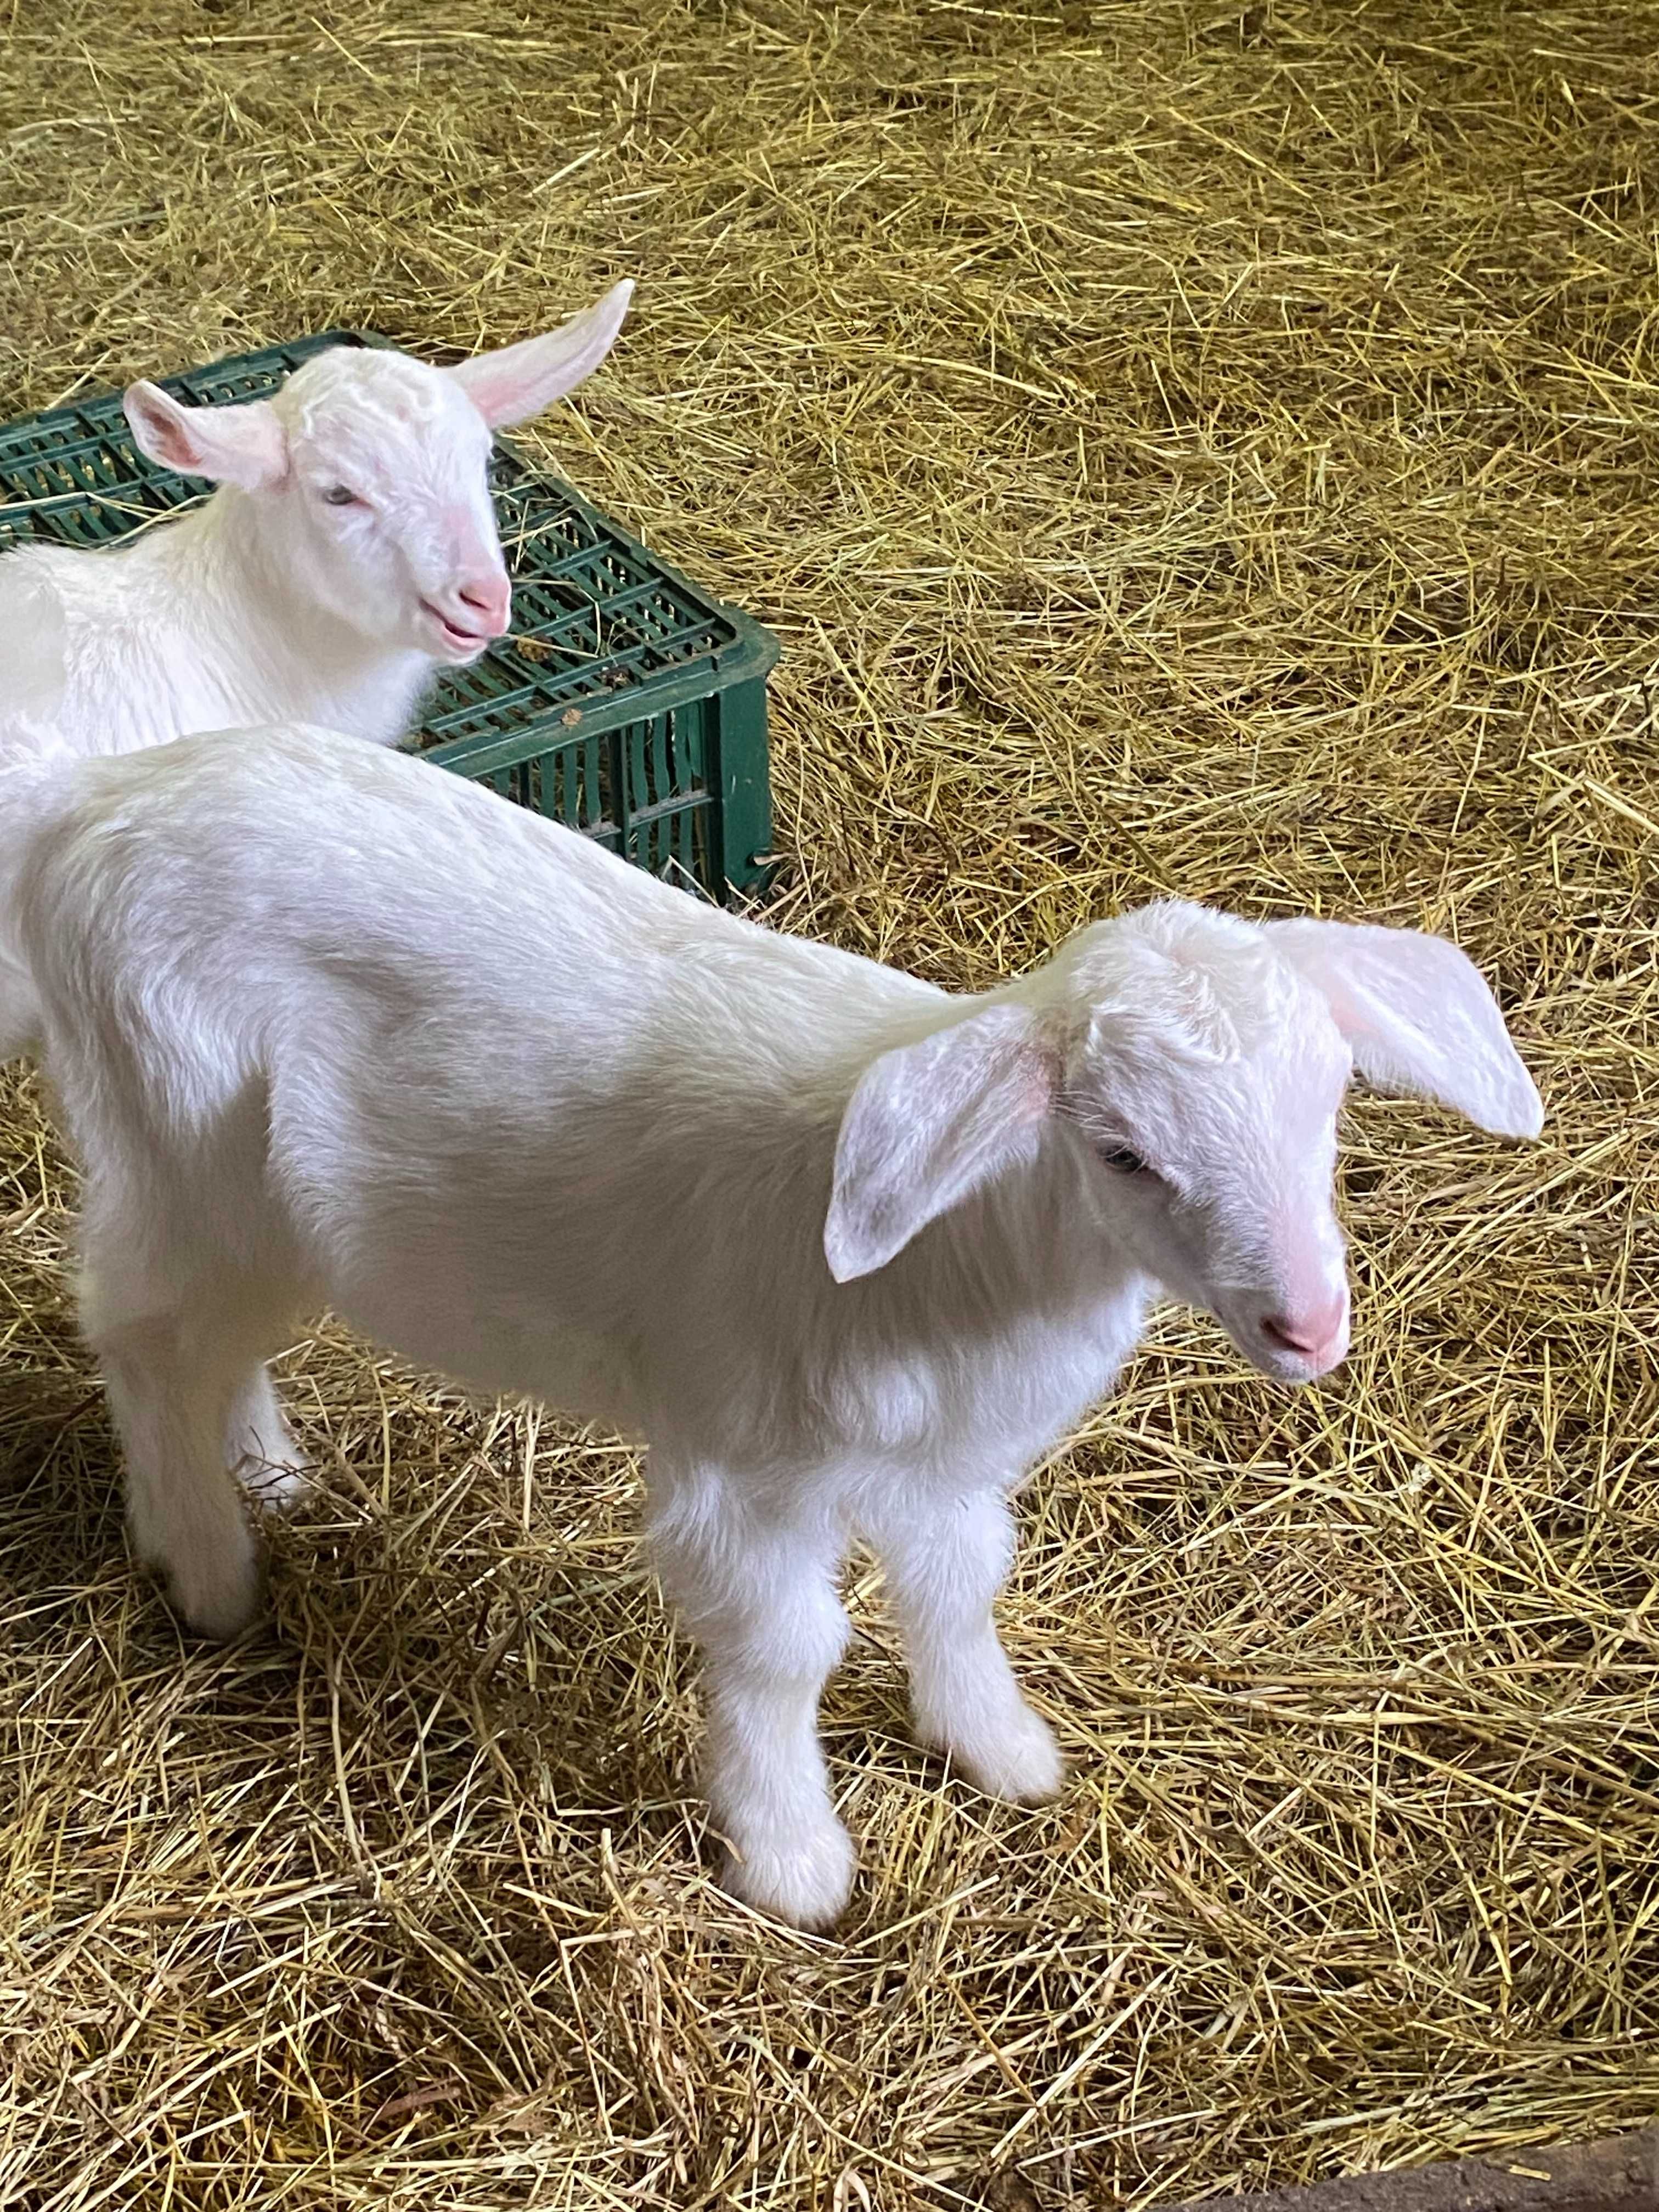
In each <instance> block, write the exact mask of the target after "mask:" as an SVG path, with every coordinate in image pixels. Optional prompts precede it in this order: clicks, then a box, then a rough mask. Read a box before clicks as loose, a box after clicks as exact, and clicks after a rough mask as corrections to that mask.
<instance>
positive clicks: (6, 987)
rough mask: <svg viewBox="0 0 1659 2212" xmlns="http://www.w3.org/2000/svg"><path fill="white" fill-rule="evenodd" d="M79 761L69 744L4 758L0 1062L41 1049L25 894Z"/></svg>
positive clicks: (0, 777) (0, 781) (0, 782)
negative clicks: (23, 914)
mask: <svg viewBox="0 0 1659 2212" xmlns="http://www.w3.org/2000/svg"><path fill="white" fill-rule="evenodd" d="M75 765H76V756H75V755H74V753H72V752H71V751H70V749H69V748H68V747H67V746H64V747H62V748H59V747H57V746H49V747H46V748H44V749H42V750H39V751H31V752H29V753H27V754H26V755H25V756H24V757H21V759H19V758H14V759H12V760H8V761H0V1060H12V1059H15V1057H16V1056H17V1054H19V1053H25V1052H33V1051H36V1050H38V1049H39V1046H40V1023H41V1015H40V996H39V994H38V993H37V992H36V990H35V987H34V977H33V973H32V971H31V969H30V967H29V963H28V957H27V954H26V953H25V951H24V950H23V945H22V937H21V928H20V915H19V910H18V907H19V894H20V892H21V888H22V878H23V874H24V872H25V869H26V868H27V863H28V859H29V855H30V854H31V853H32V852H33V849H34V847H35V843H36V842H37V840H38V839H39V837H40V834H41V832H42V831H43V830H44V829H46V827H47V826H48V825H49V824H50V823H52V822H54V821H55V820H56V819H57V817H58V814H59V812H60V811H61V810H62V808H63V806H64V804H65V803H66V802H67V800H68V798H69V793H70V781H71V778H70V770H71V769H73V768H74V767H75Z"/></svg>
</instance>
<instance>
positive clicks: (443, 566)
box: [0, 283, 634, 761]
mask: <svg viewBox="0 0 1659 2212" xmlns="http://www.w3.org/2000/svg"><path fill="white" fill-rule="evenodd" d="M633 289H634V288H633V285H632V284H631V283H621V284H618V285H617V286H616V287H615V288H614V289H612V290H611V291H610V292H608V293H607V294H606V295H605V298H604V299H603V300H601V301H599V304H598V305H597V306H596V307H589V308H588V309H586V312H585V313H582V314H580V315H578V316H576V317H574V319H572V320H571V321H570V322H568V323H567V324H565V325H563V327H562V329H560V330H557V331H552V332H551V333H550V334H549V335H548V336H547V337H538V338H529V339H526V341H525V342H524V343H521V344H520V345H514V346H507V347H504V348H502V349H500V350H499V351H497V352H495V353H488V354H481V355H480V356H477V359H476V360H473V361H469V362H462V363H461V364H460V366H459V368H451V369H441V368H430V367H428V365H427V364H426V363H424V362H418V361H413V360H411V359H410V357H409V356H407V355H405V354H400V353H392V352H389V351H385V350H382V349H379V348H367V349H357V348H352V347H334V348H331V349H329V350H328V351H327V352H325V353H320V354H318V355H316V356H313V358H312V359H311V360H310V361H307V362H305V363H303V364H302V366H301V367H300V368H297V369H296V370H295V372H294V374H293V375H292V376H291V377H289V380H288V381H287V383H286V384H284V385H283V387H282V389H281V390H280V391H279V392H277V393H276V396H275V397H274V398H270V399H258V400H252V401H249V402H248V403H246V404H242V405H236V406H216V407H185V406H181V405H180V404H179V402H178V401H177V400H176V399H174V398H171V397H170V396H169V395H168V394H167V392H163V391H161V389H160V387H159V386H155V385H154V384H135V385H134V386H132V387H131V390H130V391H129V392H128V393H127V396H126V411H127V417H128V421H129V422H130V423H131V428H132V434H133V436H134V438H135V439H136V441H137V444H138V446H139V447H140V448H141V450H142V451H143V452H144V453H147V454H148V455H149V458H150V459H152V460H153V461H155V462H157V463H159V464H160V465H161V466H162V467H164V468H168V469H173V470H174V471H177V472H178V473H179V475H181V476H190V477H208V478H210V480H212V481H213V482H215V483H217V484H218V486H219V487H220V489H218V491H217V492H216V494H215V495H214V496H213V498H211V499H210V500H209V501H208V502H207V503H206V505H205V506H204V507H198V508H197V509H195V510H193V511H192V512H191V513H186V514H185V515H183V516H181V517H179V519H178V520H176V521H170V522H167V523H165V524H162V525H161V526H157V527H156V528H154V529H151V530H149V531H146V532H143V534H142V535H140V536H138V537H137V538H131V539H130V540H128V541H127V542H125V543H124V544H118V545H115V546H112V547H111V548H109V549H108V550H102V551H86V550H80V549H77V548H73V547H68V546H61V545H46V544H29V545H25V546H23V547H21V548H20V549H19V550H17V551H15V552H13V553H10V554H8V555H7V556H5V557H4V558H3V559H0V636H3V637H4V638H5V640H6V644H7V649H8V668H7V686H6V694H5V697H4V698H3V700H0V761H3V760H7V759H17V758H21V757H27V756H28V755H29V754H31V753H33V752H36V751H40V750H66V751H69V752H71V753H76V754H87V753H119V752H131V751H132V750H135V749H136V748H137V747H139V746H141V745H152V744H162V743H164V742H165V741H166V740H167V739H168V738H176V737H180V736H184V735H186V734H188V733H189V732H192V731H198V730H200V731H207V730H217V729H224V728H227V727H229V726H232V725H235V724H246V723H264V722H271V721H276V720H285V719H290V718H291V719H293V720H303V721H313V722H317V723H321V724H324V725H325V726H328V727H330V728H331V729H340V730H347V731H350V732H354V733H355V734H356V735H357V736H360V737H366V738H375V739H376V740H378V741H379V742H380V743H383V744H392V743H393V742H395V741H396V740H397V739H398V738H400V737H402V736H403V735H404V733H405V732H406V731H407V730H408V728H409V726H410V721H411V720H412V718H413V716H414V714H415V710H416V705H417V703H418V702H419V699H420V696H421V694H422V691H423V690H425V689H426V687H427V686H428V684H429V683H430V682H431V680H432V678H433V676H434V674H435V671H436V670H437V669H438V667H439V666H441V665H460V664H462V663H465V662H466V661H469V660H474V659H477V656H478V654H479V653H482V652H483V649H484V647H486V646H487V645H488V644H489V641H490V640H491V639H492V638H495V637H499V636H500V635H501V634H502V633H503V632H504V631H505V630H506V629H507V627H508V625H509V619H510V611H511V605H512V587H511V585H510V583H509V581H508V578H507V568H506V564H505V562H504V561H503V559H502V556H501V541H500V538H498V536H497V534H496V530H495V513H494V511H493V508H492V507H491V504H490V496H489V481H488V467H489V432H490V429H491V428H501V427H503V426H505V425H507V424H509V423H513V422H523V421H525V420H526V418H527V417H528V416H532V415H537V414H539V413H540V412H541V411H542V410H543V409H544V408H546V407H550V406H551V405H552V404H553V402H554V401H555V400H556V399H557V398H561V397H562V395H563V394H564V393H565V392H571V391H574V389H575V387H576V386H578V385H579V384H580V383H581V382H583V380H585V379H586V377H587V376H589V375H590V374H592V371H593V370H594V369H595V368H598V367H599V363H600V362H602V361H603V360H604V358H605V355H606V354H607V353H608V352H609V351H610V349H611V343H612V341H613V340H614V338H615V337H616V335H617V331H618V330H619V329H620V328H621V325H622V321H623V316H624V315H625V314H626V313H627V311H628V302H629V297H630V296H631V295H632V292H633Z"/></svg>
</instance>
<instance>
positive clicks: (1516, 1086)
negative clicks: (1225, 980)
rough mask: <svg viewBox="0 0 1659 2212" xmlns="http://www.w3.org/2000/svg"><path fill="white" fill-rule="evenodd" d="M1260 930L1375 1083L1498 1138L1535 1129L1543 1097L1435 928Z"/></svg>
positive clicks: (1476, 981) (1493, 1009) (1323, 924)
mask: <svg viewBox="0 0 1659 2212" xmlns="http://www.w3.org/2000/svg"><path fill="white" fill-rule="evenodd" d="M1265 933H1266V935H1267V938H1268V939H1269V940H1270V942H1271V943H1272V944H1273V946H1274V948H1275V949H1276V950H1277V951H1279V952H1281V953H1283V954H1284V956H1285V958H1286V959H1287V960H1289V961H1291V962H1292V963H1294V965H1295V966H1296V967H1297V968H1298V969H1300V970H1301V972H1302V974H1303V975H1305V976H1306V977H1307V979H1308V981H1310V983H1313V984H1315V985H1316V987H1318V989H1320V990H1321V991H1322V992H1323V994H1324V995H1325V998H1326V1000H1327V1002H1328V1005H1329V1006H1330V1010H1331V1013H1332V1016H1333V1018H1334V1020H1335V1023H1336V1025H1337V1027H1338V1029H1340V1030H1341V1032H1342V1034H1343V1036H1345V1037H1346V1039H1347V1041H1348V1044H1349V1047H1350V1048H1351V1049H1352V1053H1353V1063H1354V1066H1355V1067H1356V1068H1358V1071H1359V1073H1360V1074H1361V1075H1363V1076H1364V1079H1365V1080H1366V1082H1367V1083H1369V1084H1370V1085H1372V1087H1373V1088H1374V1089H1376V1090H1378V1091H1388V1092H1391V1093H1395V1094H1403V1095H1405V1096H1406V1097H1417V1098H1432V1099H1435V1100H1436V1101H1437V1103H1439V1104H1441V1105H1442V1106H1449V1107H1451V1108H1452V1109H1453V1110H1454V1111H1455V1112H1456V1113H1459V1114H1462V1115H1463V1116H1464V1118H1465V1119H1466V1120H1468V1121H1473V1122H1474V1124H1475V1125H1476V1127H1479V1128H1482V1129H1489V1130H1491V1131H1492V1134H1493V1135H1494V1136H1498V1137H1535V1136H1536V1135H1537V1134H1538V1133H1539V1131H1540V1130H1541V1128H1542V1127H1543V1126H1544V1106H1543V1101H1542V1100H1541V1098H1540V1097H1539V1096H1538V1091H1537V1089H1536V1086H1535V1085H1534V1083H1533V1079H1532V1078H1531V1077H1530V1076H1529V1075H1528V1073H1527V1071H1526V1069H1525V1068H1524V1067H1523V1066H1522V1065H1521V1060H1520V1055H1519V1054H1517V1053H1516V1049H1515V1047H1514V1046H1513V1045H1512V1044H1511V1043H1510V1034H1509V1031H1508V1030H1506V1029H1505V1028H1504V1017H1503V1016H1502V1014H1500V1013H1499V1012H1498V1002H1497V1000H1495V999H1494V998H1493V997H1492V993H1491V992H1490V991H1489V990H1488V989H1487V987H1486V983H1485V981H1483V980H1482V977H1481V975H1480V969H1478V968H1477V967H1476V966H1475V964H1474V962H1473V961H1472V960H1471V959H1469V957H1468V955H1467V954H1465V953H1463V952H1460V951H1459V950H1458V949H1457V947H1456V945H1452V944H1449V943H1448V941H1447V940H1446V939H1444V938H1443V937H1429V936H1425V934H1423V933H1421V932H1420V931H1418V930H1414V929H1378V928H1376V927H1371V926H1370V925H1368V924H1362V923H1354V922H1341V921H1313V920H1312V919H1304V920H1302V921H1273V922H1268V923H1267V925H1266V927H1265Z"/></svg>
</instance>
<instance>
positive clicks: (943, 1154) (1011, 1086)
mask: <svg viewBox="0 0 1659 2212" xmlns="http://www.w3.org/2000/svg"><path fill="white" fill-rule="evenodd" d="M1055 1072H1056V1071H1055V1068H1054V1066H1053V1065H1052V1064H1051V1062H1050V1060H1049V1057H1048V1054H1046V1053H1045V1052H1044V1050H1043V1048H1042V1042H1041V1040H1040V1038H1039V1036H1038V1033H1037V1028H1036V1022H1035V1020H1034V1018H1033V1017H1032V1016H1031V1015H1030V1014H1029V1013H1028V1012H1025V1010H1024V1008H1023V1007H1019V1006H987V1008H986V1009H985V1011H984V1012H982V1013H978V1014H971V1015H969V1018H968V1019H967V1020H966V1021H962V1022H956V1023H953V1024H951V1027H950V1028H949V1029H944V1030H935V1031H934V1033H933V1036H926V1037H923V1038H922V1040H921V1042H920V1043H919V1044H909V1045H902V1046H900V1047H898V1048H896V1050H894V1051H892V1052H884V1053H883V1054H882V1055H881V1058H880V1059H879V1060H875V1061H873V1062H872V1064H871V1066H868V1067H867V1068H866V1070H865V1072H864V1073H863V1075H862V1076H861V1077H860V1080H859V1085H858V1088H857V1090H856V1091H854V1093H853V1096H852V1097H851V1099H850V1100H849V1101H848V1107H847V1111H846V1112H845V1114H843V1115H842V1123H841V1135H840V1138H839V1139H838V1140H837V1142H836V1176H835V1186H834V1188H833V1190H832V1192H831V1194H830V1199H829V1216H828V1218H827V1219H826V1220H825V1222H824V1225H823V1253H824V1257H825V1258H826V1259H827V1260H828V1261H829V1272H830V1273H831V1274H832V1275H833V1276H834V1277H835V1279H836V1281H837V1282H838V1283H850V1282H851V1281H853V1280H854V1278H855V1277H856V1276H859V1275H868V1274H872V1273H874V1272H875V1270H876V1269H877V1268H878V1267H885V1266H886V1264H887V1262H888V1261H890V1260H891V1259H893V1258H894V1257H896V1255H897V1254H899V1253H900V1252H902V1250H903V1249H904V1248H905V1246H906V1245H907V1244H908V1243H909V1242H910V1239H911V1238H912V1237H914V1236H915V1235H916V1233H917V1231H919V1230H921V1229H925V1228H926V1227H927V1224H928V1223H929V1222H930V1221H932V1220H934V1219H935V1218H937V1217H938V1216H939V1214H941V1213H944V1212H947V1211H948V1210H949V1208H950V1207H951V1206H955V1205H957V1203H958V1202H959V1201H960V1200H963V1199H964V1198H966V1197H967V1196H968V1194H969V1192H970V1191H972V1190H975V1189H976V1188H978V1187H979V1186H980V1185H981V1183H984V1182H989V1181H990V1179H991V1177H992V1176H995V1175H998V1174H1000V1172H1001V1171H1002V1170H1003V1169H1005V1168H1006V1167H1010V1166H1012V1164H1014V1162H1015V1161H1016V1160H1018V1159H1020V1158H1026V1157H1029V1155H1030V1152H1031V1150H1032V1148H1033V1146H1034V1145H1035V1142H1036V1133H1037V1129H1038V1127H1039V1125H1040V1123H1041V1122H1042V1120H1043V1117H1044V1116H1045V1115H1047V1114H1048V1111H1049V1109H1050V1108H1051V1106H1052V1105H1053V1103H1054V1082H1055Z"/></svg>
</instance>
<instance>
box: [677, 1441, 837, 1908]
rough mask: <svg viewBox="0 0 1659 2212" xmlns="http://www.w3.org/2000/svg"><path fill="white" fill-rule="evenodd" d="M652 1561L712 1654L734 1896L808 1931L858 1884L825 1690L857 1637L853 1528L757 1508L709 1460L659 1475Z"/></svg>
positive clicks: (706, 1765) (723, 1818)
mask: <svg viewBox="0 0 1659 2212" xmlns="http://www.w3.org/2000/svg"><path fill="white" fill-rule="evenodd" d="M653 1493H655V1495H654V1498H653V1511H652V1514H651V1517H650V1519H649V1521H648V1522H647V1544H648V1547H649V1550H650V1554H651V1557H652V1559H653V1563H654V1565H655V1566H656V1569H657V1571H658V1573H659V1576H660V1577H661V1578H662V1583H663V1587H664V1589H665V1591H666V1592H667V1595H668V1596H669V1598H670V1600H671V1601H672V1603H673V1605H674V1607H676V1609H677V1611H678V1613H679V1615H680V1617H681V1619H682V1620H684V1623H685V1626H686V1627H687V1628H688V1630H689V1631H690V1633H691V1634H692V1635H693V1636H695V1637H696V1640H697V1642H698V1644H699V1645H700V1646H701V1648H702V1661H703V1673H702V1682H703V1699H704V1710H705V1715H706V1719H707V1727H708V1735H707V1741H706V1744H705V1748H704V1754H703V1779H704V1787H705V1789H706V1790H707V1792H708V1801H709V1806H710V1809H711V1811H712V1812H713V1814H714V1823H715V1826H716V1827H717V1828H718V1829H719V1830H720V1833H721V1834H722V1835H723V1836H724V1838H726V1842H727V1843H728V1844H729V1845H730V1846H731V1860H730V1863H729V1864H728V1865H727V1866H726V1869H725V1875H724V1878H725V1881H726V1886H727V1887H728V1888H730V1889H731V1890H732V1893H734V1894H735V1895H737V1896H738V1897H741V1898H744V1899H747V1901H748V1902H749V1903H750V1904H751V1905H757V1906H758V1907H759V1909H760V1910H761V1911H763V1912H769V1913H771V1914H773V1915H775V1917H777V1918H778V1919H780V1920H787V1921H790V1922H792V1923H793V1924H794V1925H795V1926H797V1927H800V1928H826V1927H828V1926H829V1925H830V1923H832V1922H833V1921H835V1920H836V1918H838V1917H839V1916H840V1914H841V1912H842V1909H843V1907H844V1906H845V1905H846V1903H847V1899H848V1893H849V1891H850V1890H851V1887H852V1882H853V1873H854V1850H853V1844H852V1839H851V1838H850V1837H849V1836H848V1833H847V1831H846V1829H845V1828H843V1827H842V1824H841V1822H840V1821H839V1820H837V1819H836V1813H835V1808H834V1807H833V1805H832V1803H831V1802H830V1796H829V1775H828V1772H827V1771H826V1769H825V1766H824V1763H823V1748H822V1747H821V1746H820V1744H819V1741H818V1734H817V1710H818V1699H819V1697H820V1695H821V1693H822V1692H823V1686H824V1683H825V1682H826V1681H827V1680H829V1675H830V1674H831V1673H832V1672H833V1671H834V1669H835V1668H836V1665H837V1663H838V1662H839V1661H840V1659H841V1656H842V1652H843V1651H844V1650H846V1647H847V1638H848V1622H847V1616H846V1614H845V1613H844V1612H843V1611H842V1606H841V1601H840V1598H839V1596H838V1595H837V1594H836V1575H837V1573H838V1571H839V1569H840V1566H841V1562H842V1552H843V1549H844V1542H843V1540H842V1537H841V1535H840V1534H839V1533H831V1532H830V1531H829V1530H826V1529H823V1528H817V1527H807V1526H805V1525H800V1524H797V1523H794V1522H791V1521H789V1520H788V1519H787V1517H784V1518H779V1519H771V1518H768V1517H765V1516H763V1515H761V1514H760V1513H758V1512H757V1511H756V1510H755V1509H753V1508H752V1507H750V1505H749V1504H747V1503H746V1501H745V1500H744V1498H743V1496H742V1493H741V1492H738V1490H737V1489H736V1488H735V1486H732V1484H731V1483H730V1482H729V1480H727V1479H726V1478H723V1477H721V1476H719V1475H716V1474H708V1473H707V1472H702V1471H700V1472H699V1473H698V1474H696V1475H695V1476H692V1477H688V1478H685V1479H680V1480H673V1481H671V1482H670V1483H667V1484H665V1485H663V1486H661V1487H660V1488H659V1486H658V1485H657V1484H656V1483H653Z"/></svg>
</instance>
